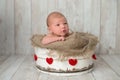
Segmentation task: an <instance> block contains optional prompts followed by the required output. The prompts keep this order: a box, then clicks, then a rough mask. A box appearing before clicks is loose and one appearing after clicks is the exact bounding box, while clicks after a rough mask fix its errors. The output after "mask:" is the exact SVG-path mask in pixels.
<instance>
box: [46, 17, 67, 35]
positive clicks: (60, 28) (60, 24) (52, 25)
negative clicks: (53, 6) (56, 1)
mask: <svg viewBox="0 0 120 80" xmlns="http://www.w3.org/2000/svg"><path fill="white" fill-rule="evenodd" d="M48 28H49V30H50V31H51V32H52V33H53V34H55V35H58V36H66V35H67V34H68V33H69V28H68V23H67V20H66V19H65V18H64V17H60V18H53V19H51V20H50V22H49V27H48Z"/></svg>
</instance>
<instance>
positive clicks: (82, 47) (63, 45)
mask: <svg viewBox="0 0 120 80" xmlns="http://www.w3.org/2000/svg"><path fill="white" fill-rule="evenodd" d="M44 36H45V35H33V36H32V38H31V42H32V45H33V46H34V47H40V48H47V49H50V50H52V51H57V53H58V55H59V56H79V55H85V54H88V52H89V51H91V50H94V49H95V47H96V45H97V43H98V38H97V37H96V36H94V35H92V34H89V33H83V32H73V33H71V34H70V35H69V36H68V37H66V39H65V41H57V42H53V43H50V44H47V45H43V44H42V43H41V41H42V39H43V37H44Z"/></svg>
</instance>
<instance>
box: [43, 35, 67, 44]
mask: <svg viewBox="0 0 120 80" xmlns="http://www.w3.org/2000/svg"><path fill="white" fill-rule="evenodd" d="M64 40H65V38H64V37H57V36H45V37H44V38H43V40H42V44H49V43H52V42H56V41H64Z"/></svg>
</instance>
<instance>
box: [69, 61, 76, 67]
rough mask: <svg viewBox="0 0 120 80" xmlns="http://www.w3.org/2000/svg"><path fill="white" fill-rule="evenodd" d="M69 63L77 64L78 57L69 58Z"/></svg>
mask: <svg viewBox="0 0 120 80" xmlns="http://www.w3.org/2000/svg"><path fill="white" fill-rule="evenodd" d="M69 64H70V65H72V66H75V65H76V64H77V59H69Z"/></svg>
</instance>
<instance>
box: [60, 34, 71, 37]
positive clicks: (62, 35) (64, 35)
mask: <svg viewBox="0 0 120 80" xmlns="http://www.w3.org/2000/svg"><path fill="white" fill-rule="evenodd" d="M68 35H69V33H64V34H61V35H60V36H61V37H66V36H68Z"/></svg>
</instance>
